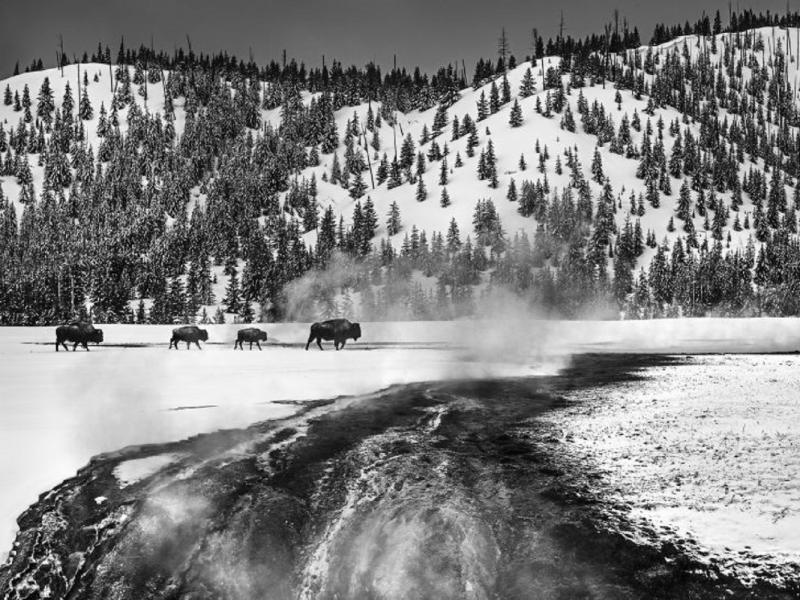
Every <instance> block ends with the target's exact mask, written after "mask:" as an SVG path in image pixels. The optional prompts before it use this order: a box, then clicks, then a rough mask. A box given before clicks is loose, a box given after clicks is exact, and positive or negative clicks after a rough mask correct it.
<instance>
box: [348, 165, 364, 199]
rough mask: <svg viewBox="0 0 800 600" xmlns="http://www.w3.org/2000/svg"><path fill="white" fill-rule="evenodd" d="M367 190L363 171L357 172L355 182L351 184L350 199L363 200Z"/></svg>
mask: <svg viewBox="0 0 800 600" xmlns="http://www.w3.org/2000/svg"><path fill="white" fill-rule="evenodd" d="M366 190H367V184H366V183H364V176H363V174H362V172H361V171H357V172H356V174H355V177H354V178H353V182H352V183H351V184H350V197H351V198H353V199H354V200H357V199H358V198H361V196H363V195H364V192H365V191H366Z"/></svg>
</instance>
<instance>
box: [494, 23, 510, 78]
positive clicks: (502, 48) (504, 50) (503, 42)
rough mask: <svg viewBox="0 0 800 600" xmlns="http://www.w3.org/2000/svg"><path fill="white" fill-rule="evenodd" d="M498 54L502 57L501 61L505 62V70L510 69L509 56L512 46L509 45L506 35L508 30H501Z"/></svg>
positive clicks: (498, 39) (498, 40)
mask: <svg viewBox="0 0 800 600" xmlns="http://www.w3.org/2000/svg"><path fill="white" fill-rule="evenodd" d="M497 54H499V55H500V60H502V61H503V70H504V71H505V70H507V68H508V60H507V59H508V55H509V54H510V46H509V43H508V36H507V35H506V28H505V27H503V28H502V29H501V30H500V37H499V38H497Z"/></svg>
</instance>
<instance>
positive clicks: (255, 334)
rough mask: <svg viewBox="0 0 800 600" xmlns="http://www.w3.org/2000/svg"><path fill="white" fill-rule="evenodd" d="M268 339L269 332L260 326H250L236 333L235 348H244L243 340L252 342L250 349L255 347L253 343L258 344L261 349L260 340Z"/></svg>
mask: <svg viewBox="0 0 800 600" xmlns="http://www.w3.org/2000/svg"><path fill="white" fill-rule="evenodd" d="M266 341H267V332H266V331H263V330H261V329H259V328H258V327H248V328H246V329H240V330H239V331H238V332H237V333H236V343H235V344H234V345H233V349H234V350H236V348H237V347H239V348H241V349H242V350H244V347H243V346H242V343H243V342H250V350H252V349H253V344H255V345H256V346H258V349H259V350H261V344H259V342H266Z"/></svg>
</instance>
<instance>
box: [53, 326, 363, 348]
mask: <svg viewBox="0 0 800 600" xmlns="http://www.w3.org/2000/svg"><path fill="white" fill-rule="evenodd" d="M360 337H361V325H360V324H359V323H351V322H350V321H348V320H347V319H331V320H330V321H323V322H321V323H314V324H313V325H311V331H310V333H309V336H308V341H307V342H306V350H308V347H309V345H310V344H311V342H313V341H316V342H317V346H319V349H320V350H322V341H323V340H325V341H331V340H333V345H334V347H335V348H336V349H337V350H340V349H342V348H344V345H345V342H346V341H347V340H349V339H352V340H358V338H360ZM102 341H103V330H102V329H97V328H95V326H94V325H92V324H91V323H86V322H83V321H73V322H72V323H69V324H67V325H61V326H60V327H57V328H56V352H58V347H59V346H64V349H65V350H69V348H68V347H67V344H66V342H72V351H73V352H75V350H76V349H77V348H78V345H79V344H80V345H81V346H83V347H84V349H86V351H87V352H88V351H89V346H88V343H89V342H93V343H95V344H99V343H101V342H102ZM201 341H202V342H206V341H208V330H206V329H202V328H200V327H198V326H197V325H184V326H182V327H176V328H175V329H173V330H172V337H171V338H170V340H169V348H170V349H172V348H175V349H176V350H177V349H178V342H185V343H186V349H187V350H188V349H189V348H190V347H191V345H192V344H194V345H196V346H197V347H198V348H200V349H202V348H201V346H200V342H201ZM266 341H267V332H266V331H264V330H263V329H259V328H257V327H247V328H245V329H240V330H239V331H238V332H237V334H236V342H235V343H234V344H233V349H234V350H236V349H237V348H239V349H241V350H244V344H245V343H249V344H250V350H252V349H253V344H255V345H256V346H257V347H258V349H259V350H261V343H260V342H266Z"/></svg>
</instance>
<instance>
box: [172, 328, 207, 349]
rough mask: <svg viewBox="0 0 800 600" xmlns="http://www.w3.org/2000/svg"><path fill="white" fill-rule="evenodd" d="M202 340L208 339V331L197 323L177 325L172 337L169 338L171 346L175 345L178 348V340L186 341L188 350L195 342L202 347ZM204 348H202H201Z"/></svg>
mask: <svg viewBox="0 0 800 600" xmlns="http://www.w3.org/2000/svg"><path fill="white" fill-rule="evenodd" d="M200 340H203V341H204V342H205V341H208V331H206V330H205V329H200V328H199V327H198V326H197V325H184V326H183V327H176V328H175V329H173V330H172V338H171V339H170V340H169V347H170V348H172V346H173V345H174V346H175V350H177V349H178V342H186V349H187V350H188V349H189V347H190V346H191V344H195V345H196V346H197V347H198V348H200ZM200 350H202V348H200Z"/></svg>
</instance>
